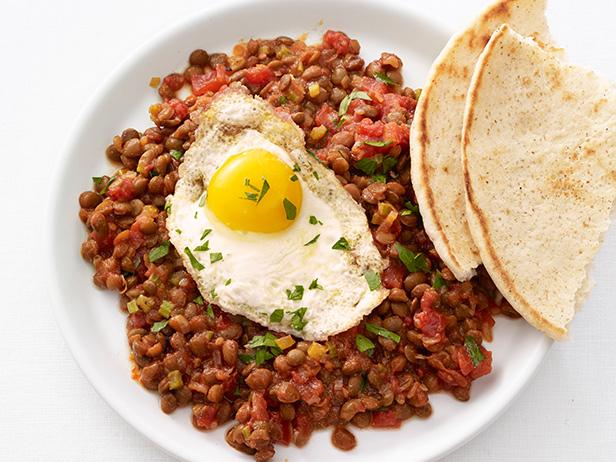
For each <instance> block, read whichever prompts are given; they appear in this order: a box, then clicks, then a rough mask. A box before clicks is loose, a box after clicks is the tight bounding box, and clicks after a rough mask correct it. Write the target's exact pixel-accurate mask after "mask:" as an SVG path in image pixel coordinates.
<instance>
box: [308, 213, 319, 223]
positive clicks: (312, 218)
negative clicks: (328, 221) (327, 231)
mask: <svg viewBox="0 0 616 462" xmlns="http://www.w3.org/2000/svg"><path fill="white" fill-rule="evenodd" d="M308 223H310V224H311V225H317V224H318V225H322V224H323V222H322V221H321V220H319V219H318V218H317V217H315V216H314V215H310V218H308Z"/></svg>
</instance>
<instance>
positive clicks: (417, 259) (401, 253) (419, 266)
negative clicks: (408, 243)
mask: <svg viewBox="0 0 616 462" xmlns="http://www.w3.org/2000/svg"><path fill="white" fill-rule="evenodd" d="M394 247H395V248H396V250H397V252H398V258H399V259H400V261H401V262H402V263H404V266H406V269H407V270H409V272H411V273H416V272H418V271H423V272H426V271H428V261H427V260H426V257H425V256H423V255H422V254H420V253H418V254H415V253H413V252H411V251H410V250H409V249H407V248H406V247H404V246H403V245H402V244H400V243H398V242H396V243H395V244H394Z"/></svg>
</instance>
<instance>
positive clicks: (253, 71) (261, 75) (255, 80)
mask: <svg viewBox="0 0 616 462" xmlns="http://www.w3.org/2000/svg"><path fill="white" fill-rule="evenodd" d="M275 78H276V76H275V75H274V71H272V70H271V69H270V68H269V67H267V66H265V65H264V64H257V65H256V66H254V67H250V68H248V69H246V74H245V79H246V82H248V83H250V84H252V85H265V84H266V83H269V82H271V81H272V80H274V79H275Z"/></svg>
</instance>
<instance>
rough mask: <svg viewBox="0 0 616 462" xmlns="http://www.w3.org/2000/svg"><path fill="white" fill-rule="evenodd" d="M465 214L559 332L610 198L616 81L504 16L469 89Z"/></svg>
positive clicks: (527, 306)
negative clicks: (553, 49)
mask: <svg viewBox="0 0 616 462" xmlns="http://www.w3.org/2000/svg"><path fill="white" fill-rule="evenodd" d="M462 137H463V146H462V160H463V168H464V177H465V185H466V194H467V196H466V198H467V207H466V215H467V218H468V223H469V226H470V230H471V233H472V236H473V239H474V241H475V243H476V244H477V247H478V249H479V254H480V256H481V259H482V260H483V264H484V266H485V267H486V269H487V271H488V273H489V274H490V276H491V277H492V280H493V281H494V283H495V284H496V286H497V287H498V289H499V290H500V291H501V293H502V294H503V295H504V296H505V298H506V299H507V300H508V301H509V302H510V303H511V305H512V306H513V307H514V308H515V309H516V310H517V311H518V312H519V313H520V314H521V315H522V316H523V317H524V318H525V319H526V320H527V321H528V322H529V323H530V324H532V325H533V326H534V327H536V328H537V329H539V330H541V331H543V332H545V333H546V334H547V335H549V336H550V337H553V338H555V339H562V338H563V337H564V336H565V335H566V333H567V324H568V323H569V322H570V321H571V319H572V318H573V316H574V314H575V309H576V306H577V305H578V303H579V302H580V301H581V298H582V296H583V295H585V292H586V291H587V288H588V284H587V270H588V266H589V265H590V263H591V261H592V258H593V256H594V254H595V253H596V251H597V250H598V248H599V245H600V243H601V240H602V236H603V233H604V232H605V231H606V230H607V228H608V225H609V222H610V217H609V216H610V210H611V209H612V206H613V204H614V200H615V199H616V87H614V86H613V85H612V84H611V83H610V82H607V81H605V80H603V79H601V78H599V77H598V76H596V75H595V74H593V73H592V72H590V71H588V70H585V69H581V68H579V67H576V66H572V65H568V64H566V63H563V62H561V61H559V60H558V59H557V57H555V56H554V54H552V53H548V52H546V51H545V50H544V49H542V48H541V47H539V46H538V45H537V44H536V43H535V42H533V40H531V39H529V38H526V37H523V36H521V35H519V34H517V33H516V32H514V31H513V30H512V29H511V28H510V27H508V26H507V25H503V26H502V27H500V28H499V29H498V30H497V31H496V32H495V33H494V34H493V35H492V38H491V39H490V42H489V43H488V45H487V46H486V47H485V50H484V51H483V52H482V54H481V56H480V58H479V61H478V63H477V66H476V67H475V72H474V74H473V79H472V82H471V85H470V88H469V93H468V98H467V103H466V112H465V119H464V131H463V135H462Z"/></svg>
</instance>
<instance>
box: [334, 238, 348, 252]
mask: <svg viewBox="0 0 616 462" xmlns="http://www.w3.org/2000/svg"><path fill="white" fill-rule="evenodd" d="M332 249H334V250H351V245H350V244H349V241H347V240H346V238H345V237H344V236H342V237H341V238H340V239H338V240H337V241H336V243H335V244H334V245H332Z"/></svg>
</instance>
